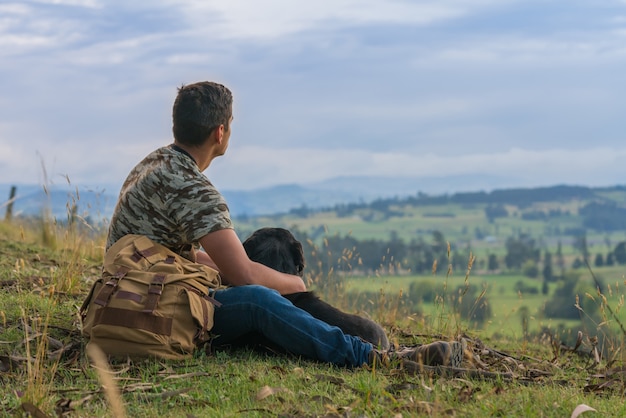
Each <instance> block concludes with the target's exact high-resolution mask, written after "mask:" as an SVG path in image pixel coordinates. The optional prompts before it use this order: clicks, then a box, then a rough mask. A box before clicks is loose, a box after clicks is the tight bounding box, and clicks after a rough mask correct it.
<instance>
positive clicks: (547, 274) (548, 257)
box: [541, 251, 554, 282]
mask: <svg viewBox="0 0 626 418" xmlns="http://www.w3.org/2000/svg"><path fill="white" fill-rule="evenodd" d="M541 274H542V276H543V280H544V282H549V281H552V280H553V279H554V274H553V273H552V254H551V253H550V251H546V252H545V253H544V254H543V270H542V271H541Z"/></svg>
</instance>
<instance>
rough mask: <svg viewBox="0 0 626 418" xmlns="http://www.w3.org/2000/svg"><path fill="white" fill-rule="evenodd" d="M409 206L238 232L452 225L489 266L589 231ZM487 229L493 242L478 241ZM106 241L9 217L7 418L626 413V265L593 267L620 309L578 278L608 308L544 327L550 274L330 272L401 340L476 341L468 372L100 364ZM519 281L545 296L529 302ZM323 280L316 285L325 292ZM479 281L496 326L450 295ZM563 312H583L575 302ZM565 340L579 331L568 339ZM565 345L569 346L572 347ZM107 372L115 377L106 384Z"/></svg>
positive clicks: (243, 354) (0, 249)
mask: <svg viewBox="0 0 626 418" xmlns="http://www.w3.org/2000/svg"><path fill="white" fill-rule="evenodd" d="M546 205H547V204H546ZM572 205H573V204H572ZM397 209H398V211H400V210H403V211H404V212H405V215H406V216H395V217H392V218H389V219H377V218H376V217H375V216H369V215H371V214H366V213H362V214H360V215H359V216H354V217H350V218H338V217H337V216H336V213H334V212H326V213H318V214H312V215H311V216H308V217H306V218H299V217H295V216H278V217H266V218H259V219H249V220H247V221H246V222H241V221H237V227H238V228H239V232H240V233H241V234H242V235H246V231H248V232H251V231H252V230H254V229H256V228H258V227H261V226H284V227H287V228H298V229H300V230H302V231H307V233H310V234H314V233H315V234H319V235H316V238H317V239H323V238H324V236H325V234H326V236H328V235H333V234H352V235H354V236H355V237H359V238H360V239H366V238H375V239H383V240H384V239H388V238H389V237H390V235H391V234H392V231H395V232H396V233H397V234H398V236H400V237H402V238H403V239H406V240H410V239H413V238H416V237H422V238H424V240H429V239H430V237H431V235H432V231H433V230H440V231H441V232H443V234H444V236H445V237H446V239H447V240H449V241H450V243H451V245H452V246H453V247H456V248H459V249H461V252H462V253H463V254H465V253H466V252H467V251H466V249H467V248H468V243H469V244H470V248H471V251H472V254H473V255H475V256H476V257H477V259H478V258H484V257H486V255H487V254H490V253H491V254H494V253H495V254H498V255H500V256H503V255H504V254H505V248H504V244H503V243H504V241H505V240H506V238H507V236H509V235H510V234H517V233H520V232H525V233H531V234H532V235H533V237H535V236H536V237H537V239H538V240H540V242H541V248H542V249H545V248H549V249H550V250H551V251H553V250H554V246H555V245H556V243H557V242H558V241H559V240H561V241H562V242H563V252H564V254H565V255H566V256H567V257H568V263H569V262H571V260H572V259H573V258H574V257H575V256H576V252H575V250H574V249H573V248H572V247H571V244H570V243H569V241H567V239H571V237H568V236H563V235H558V234H555V233H554V232H555V228H556V227H557V226H558V227H559V228H564V227H565V226H566V225H570V226H577V225H579V220H577V219H575V217H574V216H572V217H564V218H563V219H562V220H559V221H558V225H557V224H555V223H552V224H548V223H544V222H537V221H524V220H521V219H520V218H519V216H514V213H515V211H517V210H519V208H513V207H511V208H509V210H510V211H511V214H512V215H511V216H509V217H507V218H505V219H497V220H496V221H495V222H494V223H493V224H490V223H488V222H487V220H486V219H485V216H484V210H483V208H481V207H478V206H476V207H466V206H460V205H457V206H454V207H449V206H441V207H435V206H429V207H427V208H408V207H407V208H397ZM442 214H444V215H445V216H442ZM365 219H368V220H367V221H366V220H365ZM476 228H478V229H480V230H481V233H482V234H483V235H485V236H491V237H492V238H493V239H485V238H482V239H478V238H476V236H475V230H476ZM320 231H321V232H320ZM535 234H536V235H535ZM587 238H588V242H589V245H590V250H591V251H590V252H591V253H592V254H594V253H595V252H596V251H600V250H602V251H603V252H606V251H608V250H609V249H610V247H611V245H607V241H608V242H610V243H612V245H615V243H617V242H619V241H620V240H624V239H625V234H624V232H623V231H622V232H619V233H612V234H597V233H592V232H589V233H588V235H587ZM103 241H104V239H103V236H102V234H100V235H98V234H96V235H93V233H92V231H90V234H88V236H83V235H81V234H78V233H77V232H76V231H75V230H65V229H63V226H62V225H47V224H45V223H43V224H42V223H39V222H37V223H29V224H20V223H18V222H16V223H14V224H10V223H7V222H0V254H2V257H0V286H1V289H2V291H1V292H0V416H7V417H8V416H24V417H26V416H39V417H49V416H55V415H56V416H68V417H74V416H76V417H79V416H90V417H91V416H98V417H99V416H133V417H137V418H139V417H153V416H172V417H174V416H188V417H196V416H197V417H239V416H246V417H266V416H293V417H313V416H329V417H330V416H332V417H347V416H363V417H365V416H367V417H389V416H394V417H401V416H463V417H465V416H467V417H484V416H541V417H564V416H570V415H571V414H572V411H574V410H575V408H576V407H577V406H578V405H581V404H586V405H589V406H591V407H593V408H594V409H596V410H597V415H599V416H624V415H625V414H626V406H625V404H624V402H623V401H624V389H623V388H624V377H623V367H624V359H625V353H626V349H625V348H624V347H626V331H623V330H621V329H620V326H619V323H625V322H626V314H625V313H624V310H623V309H622V306H623V303H624V293H625V292H624V288H625V287H626V278H625V277H624V273H625V272H624V267H623V266H614V267H611V268H609V267H600V268H594V274H595V275H596V276H597V277H599V278H601V280H602V281H603V282H604V283H605V285H606V288H605V289H604V292H603V296H604V297H606V300H603V299H601V298H600V297H598V295H597V293H596V291H595V290H594V288H595V286H594V282H593V280H592V277H591V274H590V273H589V272H588V271H586V270H585V269H579V270H578V272H579V273H580V274H581V278H580V283H579V286H578V287H577V288H576V290H577V292H578V293H577V294H578V295H579V297H580V298H581V300H584V301H589V300H590V299H589V297H588V296H587V294H588V295H590V296H592V297H593V298H595V301H591V302H593V303H594V304H596V305H597V310H596V311H597V312H596V315H595V318H596V319H594V321H595V322H594V321H581V320H564V319H548V318H545V317H544V315H543V309H544V307H545V306H546V305H547V304H550V301H551V300H552V297H553V296H554V295H555V293H556V292H557V291H558V289H559V286H561V284H560V283H559V282H555V283H550V284H549V287H548V289H547V294H545V295H544V294H542V292H541V287H542V280H541V279H531V278H528V277H525V276H523V275H521V274H518V273H513V272H507V271H504V270H503V271H501V272H498V274H488V272H487V271H485V270H484V269H481V268H479V265H478V263H476V264H475V265H474V267H473V268H472V271H471V272H470V274H469V275H467V277H466V272H465V271H453V272H452V273H451V274H449V275H446V272H445V267H443V266H440V267H439V269H438V271H437V274H436V275H419V276H416V275H411V274H410V273H409V272H406V271H404V272H401V273H402V275H388V274H383V273H380V272H379V273H378V274H376V273H372V274H369V275H368V274H365V273H363V272H359V271H356V270H354V271H350V272H346V273H344V272H329V271H327V272H324V274H325V275H322V276H320V277H322V278H324V277H326V278H327V277H331V276H333V275H336V276H339V279H340V282H341V283H342V286H341V287H340V288H339V289H330V290H329V289H323V288H320V289H319V293H320V294H322V295H323V297H324V298H325V299H326V300H327V301H329V302H331V303H333V304H335V305H336V306H338V307H340V308H343V309H344V310H348V311H353V312H358V313H361V314H363V315H366V316H369V317H371V318H373V319H375V320H377V321H378V322H380V323H381V324H382V325H383V326H384V327H385V328H386V330H387V331H388V334H389V336H390V339H391V340H392V342H394V343H396V344H399V345H415V344H422V343H425V342H429V341H432V340H434V339H440V338H443V339H453V338H455V337H457V335H458V334H464V335H465V336H466V338H467V341H468V344H469V345H468V350H467V351H466V359H465V362H464V369H463V370H461V371H458V372H454V373H453V374H447V372H445V370H444V371H442V370H424V369H410V368H408V367H407V366H406V365H404V364H395V363H394V364H391V365H390V366H389V367H361V368H355V369H344V368H338V367H334V366H330V365H327V364H320V363H318V362H314V361H309V360H306V359H301V358H296V357H294V356H288V355H276V354H275V353H267V352H259V351H254V350H237V351H225V352H217V353H209V355H206V354H205V353H203V352H201V353H198V355H196V356H194V358H192V359H190V360H188V361H182V362H175V361H157V360H149V361H126V362H122V363H112V364H108V365H106V364H105V367H102V366H100V368H96V367H94V366H93V365H92V364H91V363H90V361H89V359H88V358H87V356H86V355H85V353H84V342H85V341H84V340H83V339H82V338H81V336H80V332H79V330H80V323H79V320H78V317H77V310H78V308H79V306H80V304H81V303H82V301H83V299H84V298H85V296H86V293H87V291H88V289H89V284H90V283H91V282H92V281H93V280H94V279H95V278H96V277H98V276H99V274H100V271H101V270H100V268H101V264H102V252H103ZM468 255H469V254H468ZM318 279H319V277H318ZM427 282H431V283H432V287H433V289H434V290H435V293H436V295H438V296H437V297H433V299H432V300H423V298H420V297H419V296H418V297H417V299H415V300H414V299H409V300H407V299H401V298H400V295H407V294H409V293H410V289H411V284H412V283H418V284H423V283H427ZM518 282H519V283H522V284H523V285H524V288H525V289H533V288H534V289H538V291H535V292H521V293H520V292H517V291H516V290H515V287H516V285H518ZM319 285H320V283H319V281H318V282H315V283H313V285H312V286H311V289H315V290H318V289H316V287H320V286H319ZM467 285H469V286H476V288H477V289H478V291H477V293H476V294H474V295H472V296H471V297H470V296H468V295H469V293H468V294H466V295H464V296H463V299H464V300H469V301H470V302H477V304H478V303H481V301H483V300H484V299H485V298H486V299H487V300H488V302H489V306H490V308H491V313H492V316H491V317H490V318H489V319H488V320H487V321H486V322H484V323H482V324H478V323H476V322H475V321H472V320H467V318H466V317H464V316H463V315H459V314H458V311H457V310H456V309H455V308H453V303H452V299H450V298H449V296H450V297H451V296H452V295H454V294H455V289H457V287H459V286H460V287H461V288H465V287H466V286H467ZM483 289H484V294H482V296H480V295H481V292H482V291H483ZM335 290H336V291H335ZM355 295H356V296H355ZM477 295H479V296H480V297H478V296H477ZM456 299H457V300H458V298H456ZM400 301H402V303H400ZM363 302H364V303H363ZM563 303H565V304H567V305H574V304H575V303H576V298H575V297H571V298H568V299H566V300H565V301H564V302H563ZM583 306H585V307H587V306H589V305H584V304H583ZM586 309H588V308H586ZM609 309H611V310H612V311H613V312H614V313H615V315H613V314H611V313H610V312H609ZM581 315H582V316H583V319H585V314H584V313H583V314H581ZM524 317H526V318H527V323H526V325H525V324H524V323H523V318H524ZM543 329H548V330H549V331H550V333H551V334H553V335H555V334H556V335H555V336H556V339H554V340H551V339H547V338H544V337H543V336H542V335H541V334H540V333H539V331H540V330H543ZM562 329H568V330H569V334H563V335H558V332H560V330H562ZM578 331H581V332H582V333H581V335H582V337H581V342H582V343H581V346H580V347H577V348H576V349H575V350H573V351H572V349H571V345H572V343H571V341H572V340H571V338H572V337H575V334H576V333H577V332H578ZM605 336H606V337H607V338H605V339H604V340H602V341H603V342H602V344H601V345H600V346H599V347H598V349H599V353H602V357H599V358H598V359H596V358H595V357H594V356H593V355H591V354H593V353H594V352H593V350H592V348H593V344H594V341H595V338H596V337H599V338H602V337H605ZM560 337H563V339H564V341H560V340H559V338H560ZM560 342H565V343H566V344H567V345H569V347H560V346H559V343H560ZM59 347H61V348H59ZM107 368H109V369H111V370H110V372H107V370H106V369H107ZM103 369H104V372H103V371H102V370H103ZM103 376H109V378H110V379H111V380H110V381H109V382H108V383H107V382H106V381H105V378H104V377H103ZM587 415H588V416H594V415H595V414H593V413H592V412H590V413H587V414H585V416H587Z"/></svg>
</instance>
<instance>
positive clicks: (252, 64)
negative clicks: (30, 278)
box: [0, 0, 626, 188]
mask: <svg viewBox="0 0 626 418" xmlns="http://www.w3.org/2000/svg"><path fill="white" fill-rule="evenodd" d="M624 4H626V3H624V2H621V3H614V2H611V3H608V2H607V3H605V4H604V6H603V7H596V5H594V4H591V3H590V4H587V3H586V2H571V3H563V2H548V3H546V2H542V1H532V0H531V1H514V0H509V1H507V0H501V1H495V0H467V1H462V0H441V1H401V0H391V1H381V0H361V1H357V0H334V1H333V0H320V1H315V2H289V1H279V0H264V1H259V2H250V1H244V0H231V1H204V0H202V1H201V0H189V1H174V0H166V1H160V0H156V1H147V0H142V1H132V2H122V1H96V0H91V1H89V0H84V1H80V0H74V1H72V0H65V1H53V0H50V1H28V2H11V3H6V2H5V3H3V4H1V5H0V79H1V80H2V81H0V83H1V84H0V85H1V86H2V91H3V94H2V96H0V152H2V154H1V155H0V178H1V179H2V180H1V181H3V182H4V181H17V179H27V178H31V179H34V180H35V181H37V178H38V174H37V173H38V170H39V165H40V161H39V158H40V156H44V159H45V162H46V164H47V165H50V167H51V168H50V171H51V172H53V173H57V174H58V175H61V173H63V174H67V175H68V176H70V178H71V179H72V181H81V182H100V181H108V180H114V181H115V182H120V181H121V180H122V179H123V177H124V176H125V175H126V174H127V172H128V170H129V169H130V168H131V167H132V166H133V165H134V164H135V163H136V162H137V161H139V159H141V158H142V157H143V156H144V155H145V154H146V153H148V152H149V151H150V150H151V149H153V148H155V147H157V146H159V145H164V144H167V143H168V142H170V141H171V139H170V138H171V133H170V130H171V128H170V109H171V105H172V102H173V99H174V96H175V93H176V87H177V86H179V85H180V84H182V83H189V82H193V81H196V80H201V79H214V80H217V81H221V82H224V83H225V84H227V85H228V86H229V87H231V88H232V89H233V91H234V93H235V112H236V122H235V125H234V128H235V131H234V133H233V141H232V144H233V145H232V149H231V150H230V151H229V154H228V155H227V157H226V158H223V159H218V160H217V161H216V162H215V164H216V167H212V168H211V169H210V170H209V172H210V174H211V176H212V177H214V178H215V179H216V180H219V182H220V183H221V184H223V185H224V186H225V187H228V188H250V187H259V186H263V185H269V184H276V183H284V182H311V181H316V180H321V179H326V178H331V177H333V176H346V175H360V174H363V173H366V174H367V175H380V176H395V175H407V176H429V175H433V174H439V173H444V172H450V173H457V174H465V173H470V172H472V171H475V172H484V171H488V172H490V173H501V172H507V171H512V170H514V171H517V172H519V176H528V181H529V182H530V181H538V180H533V179H539V178H540V177H541V176H543V178H544V179H545V181H550V180H551V179H552V180H553V181H557V180H558V181H565V180H566V179H568V178H569V179H571V180H572V181H573V180H575V179H581V180H584V178H585V177H588V178H590V179H591V178H595V179H598V181H600V179H601V178H603V179H605V180H604V182H605V183H608V182H613V181H620V180H619V179H620V177H619V175H621V176H622V178H623V174H624V173H623V169H622V168H621V165H620V164H619V163H618V162H617V160H616V156H620V157H623V151H622V145H621V144H623V143H624V133H623V122H622V120H623V115H622V114H621V113H622V111H621V109H623V108H624V106H626V99H625V98H626V91H625V89H626V85H625V84H624V83H623V75H622V73H623V68H624V64H625V62H624V61H625V58H626V47H624V46H623V45H624V40H625V39H624V38H625V37H626V32H625V31H626V30H625V29H624V16H626V10H625V7H624ZM603 161H604V163H605V164H602V162H603ZM294 164H295V167H296V168H295V169H294ZM572 167H578V170H573V169H572ZM583 170H584V171H583ZM251 173H252V174H251ZM55 175H56V174H55ZM563 179H565V180H563Z"/></svg>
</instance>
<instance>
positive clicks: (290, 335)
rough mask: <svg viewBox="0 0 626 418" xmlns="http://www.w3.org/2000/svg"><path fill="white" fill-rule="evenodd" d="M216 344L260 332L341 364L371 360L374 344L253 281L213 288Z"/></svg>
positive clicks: (299, 352) (297, 352)
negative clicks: (253, 283) (348, 332)
mask: <svg viewBox="0 0 626 418" xmlns="http://www.w3.org/2000/svg"><path fill="white" fill-rule="evenodd" d="M213 296H214V297H215V299H217V301H219V302H220V303H221V304H222V305H221V306H219V307H218V306H216V307H215V315H214V326H213V329H212V330H211V333H212V334H214V335H215V336H216V337H215V340H214V344H215V345H222V344H228V343H229V342H232V341H234V340H235V339H237V338H239V337H241V336H243V335H245V334H248V333H251V332H257V333H259V334H261V335H263V336H264V337H265V338H267V339H269V340H270V341H272V342H273V343H275V344H277V345H278V346H280V347H282V348H284V349H285V350H287V351H289V352H290V353H292V354H295V355H298V356H302V357H306V358H309V359H313V360H320V361H324V362H328V363H332V364H336V365H338V366H361V365H363V364H365V363H367V362H368V359H369V354H370V352H371V351H372V349H373V346H372V345H371V344H369V343H367V342H364V341H363V340H361V339H360V338H358V337H355V336H352V335H346V334H344V333H343V331H341V329H339V328H337V327H334V326H331V325H328V324H327V323H325V322H323V321H320V320H318V319H316V318H314V317H313V316H311V315H310V314H309V313H308V312H306V311H304V310H302V309H300V308H297V307H295V306H294V305H293V304H292V303H291V302H290V301H289V300H287V299H285V298H284V297H282V296H281V295H280V293H278V292H277V291H276V290H273V289H269V288H267V287H264V286H257V285H250V286H239V287H229V288H227V289H220V290H217V291H215V292H214V294H213Z"/></svg>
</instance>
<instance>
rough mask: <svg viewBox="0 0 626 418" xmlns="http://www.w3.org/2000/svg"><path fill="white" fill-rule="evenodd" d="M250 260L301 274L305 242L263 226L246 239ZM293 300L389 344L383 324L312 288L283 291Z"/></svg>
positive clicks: (330, 321)
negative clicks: (332, 302)
mask: <svg viewBox="0 0 626 418" xmlns="http://www.w3.org/2000/svg"><path fill="white" fill-rule="evenodd" d="M243 246H244V248H245V250H246V253H247V254H248V257H250V259H251V260H253V261H256V262H259V263H261V264H265V265H266V266H268V267H271V268H273V269H274V270H278V271H281V272H283V273H288V274H294V275H297V276H300V277H302V275H303V271H304V267H305V260H304V252H303V251H302V244H301V243H300V242H299V241H298V240H296V238H295V237H294V236H293V235H292V234H291V232H289V231H288V230H286V229H283V228H261V229H259V230H257V231H255V232H254V233H253V234H252V235H251V236H250V237H249V238H248V239H246V240H245V241H244V243H243ZM284 296H285V298H287V299H289V300H290V301H291V303H293V304H294V305H295V306H297V307H298V308H300V309H303V310H305V311H307V312H308V313H310V314H311V315H313V316H314V317H315V318H317V319H320V320H322V321H324V322H326V323H327V324H330V325H334V326H337V327H339V328H341V330H342V331H343V332H344V334H348V335H354V336H357V337H360V338H362V339H363V340H365V341H368V342H370V343H372V344H373V345H374V346H375V347H377V348H381V349H385V350H386V349H388V348H389V340H388V338H387V334H385V331H384V330H383V329H382V328H381V326H380V325H378V324H377V323H375V322H374V321H371V320H369V319H367V318H363V317H360V316H358V315H352V314H348V313H345V312H342V311H340V310H339V309H337V308H335V307H333V306H331V305H329V304H328V303H326V302H324V301H322V300H321V299H320V298H319V297H317V296H316V295H315V294H314V293H313V292H298V293H292V294H289V295H284Z"/></svg>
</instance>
